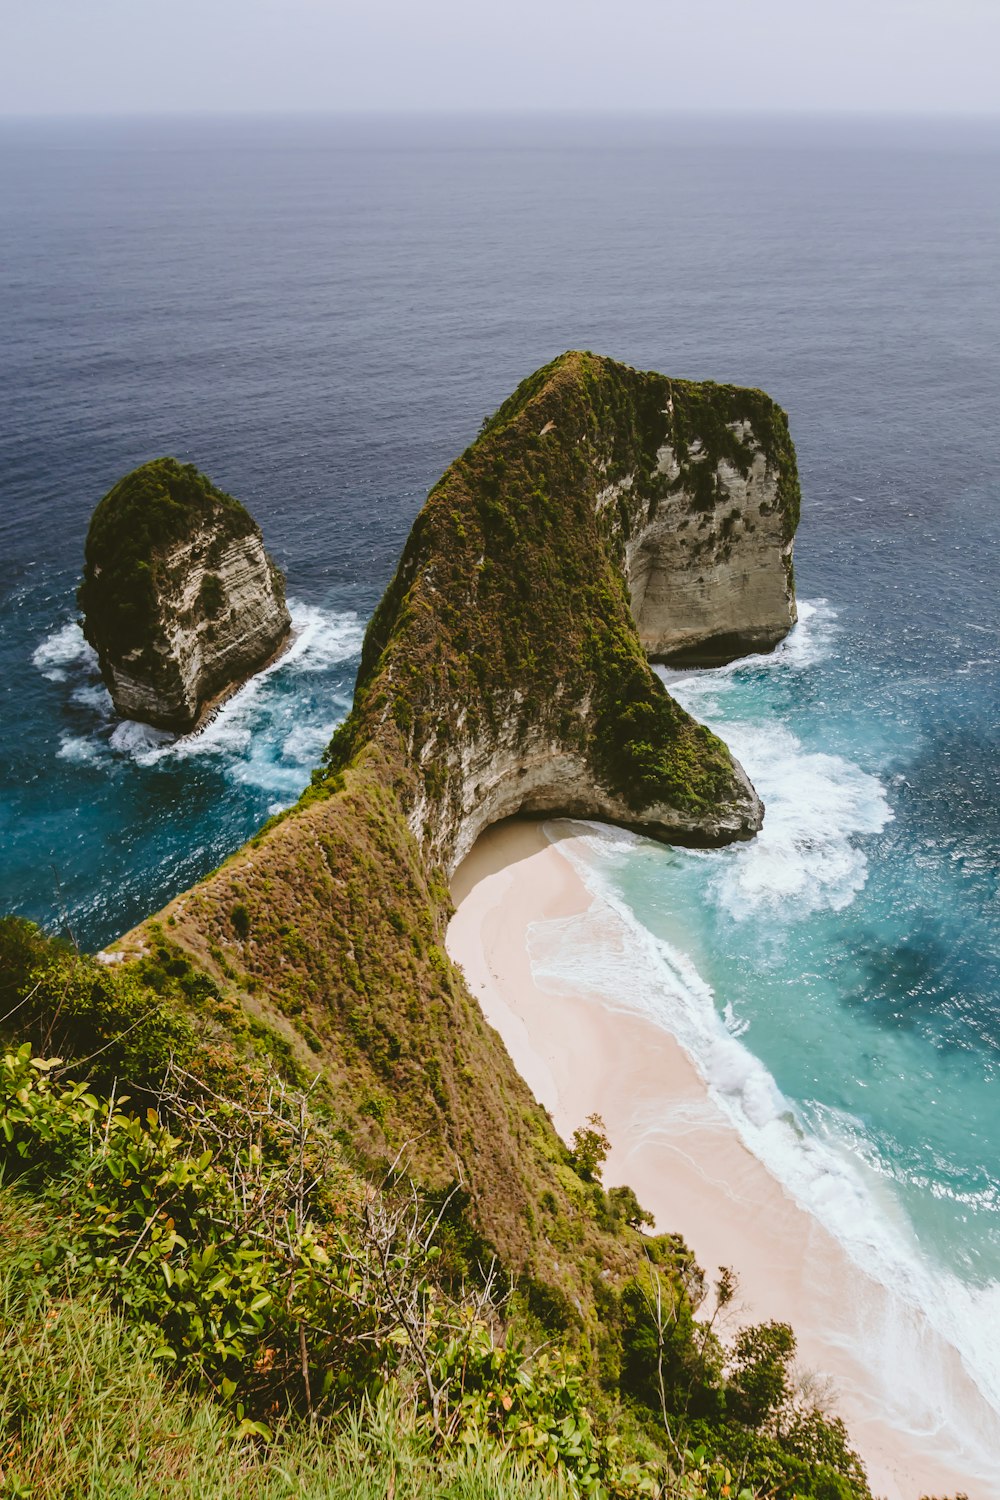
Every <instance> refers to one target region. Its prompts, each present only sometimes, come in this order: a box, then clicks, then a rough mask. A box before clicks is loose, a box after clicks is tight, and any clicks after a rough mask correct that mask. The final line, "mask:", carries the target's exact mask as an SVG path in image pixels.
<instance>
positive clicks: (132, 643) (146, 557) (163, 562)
mask: <svg viewBox="0 0 1000 1500" xmlns="http://www.w3.org/2000/svg"><path fill="white" fill-rule="evenodd" d="M79 602H80V607H81V609H82V610H83V612H84V632H85V634H86V636H87V639H88V640H89V641H90V643H91V645H92V646H93V647H94V648H95V650H96V651H97V653H98V657H99V660H100V664H101V671H102V674H103V676H104V680H105V682H106V683H107V686H108V689H109V691H110V693H111V696H112V698H113V700H114V704H115V708H116V710H117V711H118V713H119V714H121V715H122V716H123V717H125V718H130V719H141V720H143V721H145V722H146V723H149V724H155V725H157V726H159V727H160V728H164V729H176V730H186V729H190V728H192V727H193V726H194V725H195V724H196V723H197V722H198V720H199V718H200V717H201V715H202V714H203V713H204V710H205V708H206V707H207V706H208V705H209V704H210V703H211V702H213V701H214V700H217V699H218V698H220V697H222V696H225V694H226V693H227V692H229V691H231V690H232V688H233V687H235V686H237V685H238V684H239V683H240V682H242V681H243V680H244V679H245V678H247V677H249V676H251V675H252V674H253V673H254V672H256V671H258V670H259V669H260V668H261V667H262V666H264V665H265V663H266V662H268V661H269V660H270V659H271V658H272V657H273V656H274V655H275V653H276V652H277V651H278V650H279V649H280V648H281V646H282V645H283V643H284V642H285V641H286V640H287V638H288V633H289V629H290V623H291V622H290V620H289V616H288V610H287V609H286V607H285V596H284V579H283V578H282V576H281V573H280V572H279V570H278V569H277V567H276V566H275V565H274V563H273V562H272V561H271V559H270V558H269V557H268V556H267V554H266V552H265V551H264V544H263V540H262V538H261V534H260V528H259V527H258V526H257V524H256V522H255V521H254V519H253V517H252V516H251V515H250V513H249V512H248V511H247V510H246V509H245V508H244V507H243V506H242V505H241V504H240V502H239V501H238V500H234V499H233V497H232V496H231V495H227V494H225V492H224V491H222V490H220V489H216V487H215V486H214V485H213V484H212V483H211V481H210V480H209V479H207V478H206V477H205V475H204V474H201V473H199V471H198V470H197V469H196V468H195V467H194V466H193V465H192V464H180V463H178V462H177V460H176V459H173V458H158V459H153V460H152V461H151V462H150V463H146V464H143V465H142V466H141V467H140V468H138V469H134V470H133V471H132V472H131V473H130V474H127V475H126V476H125V478H124V479H121V480H119V482H118V483H117V484H116V485H115V486H114V488H113V489H112V490H110V491H109V493H108V494H107V495H105V497H104V499H103V500H102V501H101V502H100V504H99V505H98V506H97V509H96V510H95V511H94V515H93V517H92V519H91V523H90V529H89V531H88V534H87V545H86V554H85V569H84V577H83V582H82V584H81V585H80V590H79Z"/></svg>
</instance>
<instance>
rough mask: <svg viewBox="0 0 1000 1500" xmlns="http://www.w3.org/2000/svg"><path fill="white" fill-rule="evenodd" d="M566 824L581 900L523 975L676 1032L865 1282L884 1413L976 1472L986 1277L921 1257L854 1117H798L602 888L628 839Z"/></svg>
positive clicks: (857, 1323)
mask: <svg viewBox="0 0 1000 1500" xmlns="http://www.w3.org/2000/svg"><path fill="white" fill-rule="evenodd" d="M563 826H564V828H565V825H563ZM578 833H579V835H581V836H580V837H577V838H575V839H562V840H560V841H559V842H558V843H557V846H556V847H557V848H558V850H559V853H560V854H562V855H563V857H564V858H566V859H568V860H569V861H570V862H571V863H572V864H573V866H574V867H575V868H576V870H577V872H578V873H579V874H580V876H581V877H582V879H583V880H584V882H585V883H586V885H587V887H588V889H589V890H590V891H591V893H592V895H593V897H594V901H593V904H592V905H591V907H590V909H589V910H588V911H587V912H586V913H584V914H582V915H580V916H574V917H568V918H562V919H559V920H556V921H548V922H542V923H536V924H533V926H532V928H531V930H530V933H529V953H530V957H531V962H532V972H533V974H534V977H535V979H536V981H537V982H538V984H539V985H540V986H541V987H542V988H550V989H552V990H553V991H555V992H557V993H563V994H565V993H579V992H580V991H581V990H586V991H587V992H591V993H594V992H596V993H599V994H600V995H601V996H602V997H603V1000H604V1003H605V1005H606V1006H607V1008H608V1009H610V1010H621V1011H625V1012H631V1013H634V1014H637V1015H640V1016H643V1017H645V1018H647V1019H649V1020H652V1021H653V1022H655V1023H656V1024H657V1025H659V1026H661V1027H663V1028H664V1029H665V1030H667V1031H669V1032H670V1033H671V1034H672V1035H673V1036H675V1037H676V1038H677V1040H678V1041H679V1042H680V1043H681V1045H682V1046H683V1047H684V1049H685V1051H686V1052H687V1053H688V1055H689V1056H690V1057H691V1058H692V1060H693V1061H694V1063H695V1066H696V1067H697V1069H698V1071H699V1073H700V1074H701V1076H702V1078H703V1079H704V1081H705V1083H706V1085H707V1087H708V1091H709V1094H710V1096H711V1097H712V1099H713V1100H714V1102H715V1103H716V1104H717V1105H718V1106H719V1107H720V1108H721V1109H722V1110H723V1112H724V1114H725V1115H726V1116H727V1117H728V1119H729V1120H730V1121H731V1123H732V1124H733V1125H734V1126H735V1128H736V1129H737V1131H738V1132H739V1134H740V1136H741V1138H742V1140H743V1141H744V1143H745V1144H746V1145H747V1147H748V1148H749V1149H750V1150H751V1151H752V1152H753V1154H754V1155H755V1156H756V1157H757V1158H758V1160H760V1161H761V1162H762V1163H763V1164H764V1166H766V1167H767V1169H768V1170H769V1171H770V1172H771V1174H772V1175H773V1176H774V1177H775V1178H776V1179H777V1180H778V1181H779V1182H780V1183H781V1185H782V1186H783V1187H784V1188H785V1189H786V1191H788V1192H789V1193H790V1194H791V1196H792V1197H793V1198H794V1199H795V1200H796V1202H798V1203H799V1204H800V1205H801V1206H802V1207H803V1208H805V1209H807V1210H808V1211H809V1212H811V1213H812V1214H814V1215H815V1217H816V1218H817V1219H818V1220H819V1221H820V1223H821V1224H822V1225H823V1226H824V1228H826V1229H827V1230H828V1231H829V1232H830V1233H831V1234H832V1235H834V1236H835V1238H836V1239H837V1240H838V1241H839V1242H840V1243H841V1244H842V1245H843V1246H844V1248H845V1250H846V1251H847V1253H848V1255H849V1256H850V1257H851V1259H852V1260H853V1261H854V1262H855V1264H856V1265H858V1266H859V1267H860V1268H861V1269H862V1270H863V1271H865V1272H866V1273H867V1274H868V1276H869V1277H871V1278H872V1281H873V1282H874V1283H875V1287H874V1288H873V1292H874V1295H872V1296H871V1297H870V1298H869V1300H868V1302H867V1303H866V1305H865V1306H863V1307H858V1308H856V1309H854V1314H853V1322H852V1321H851V1319H850V1318H849V1319H848V1321H847V1323H846V1324H845V1328H844V1330H841V1333H842V1334H843V1335H844V1336H845V1341H847V1339H849V1340H850V1342H851V1343H853V1344H854V1345H855V1346H856V1347H858V1348H860V1349H861V1350H863V1353H864V1358H865V1362H866V1363H867V1364H868V1366H869V1368H870V1369H871V1370H872V1371H873V1372H877V1373H878V1374H880V1376H881V1377H882V1378H881V1387H882V1390H883V1394H884V1410H885V1413H886V1416H887V1417H888V1419H889V1420H890V1421H891V1422H892V1423H893V1425H894V1426H896V1427H898V1428H900V1429H901V1430H905V1431H908V1432H915V1433H921V1434H933V1433H934V1432H936V1431H937V1430H938V1428H939V1426H940V1427H942V1434H943V1435H942V1445H943V1446H942V1454H943V1456H944V1457H948V1456H949V1454H948V1451H947V1447H946V1446H945V1445H946V1437H945V1436H944V1434H946V1433H947V1432H948V1431H949V1430H950V1431H951V1432H953V1433H958V1434H960V1435H961V1441H962V1444H963V1448H964V1457H965V1458H966V1460H967V1459H968V1456H969V1455H971V1456H972V1457H973V1459H974V1461H975V1462H977V1463H981V1464H982V1466H983V1474H984V1477H986V1476H988V1475H989V1474H990V1473H992V1470H991V1469H990V1468H989V1460H990V1455H991V1454H995V1453H996V1452H997V1451H1000V1350H998V1348H997V1344H996V1340H995V1338H994V1337H993V1332H992V1330H993V1329H994V1328H995V1327H996V1326H998V1323H997V1320H998V1319H1000V1287H998V1286H996V1285H991V1286H989V1287H986V1288H981V1289H979V1288H974V1287H971V1286H969V1285H967V1284H966V1283H963V1282H961V1281H959V1280H958V1278H956V1277H954V1276H951V1275H949V1274H948V1273H947V1272H946V1271H944V1270H943V1269H942V1268H941V1267H938V1266H935V1265H932V1264H930V1263H929V1262H928V1260H927V1259H926V1257H925V1256H924V1255H923V1253H922V1252H921V1250H920V1247H919V1246H918V1245H917V1243H916V1240H915V1238H914V1236H913V1234H912V1232H911V1231H910V1229H909V1226H908V1224H907V1223H906V1220H905V1215H904V1214H903V1213H902V1210H901V1208H900V1206H899V1205H898V1203H896V1202H895V1201H894V1200H893V1198H892V1189H891V1185H890V1183H889V1181H888V1180H887V1178H888V1174H885V1175H883V1174H880V1172H879V1171H878V1170H876V1169H875V1168H873V1167H867V1166H866V1165H865V1163H864V1161H863V1160H862V1158H861V1157H859V1155H858V1154H856V1153H855V1152H854V1151H852V1150H851V1138H852V1135H854V1134H855V1133H856V1132H859V1131H861V1130H862V1126H861V1124H860V1122H858V1121H853V1120H848V1119H846V1118H844V1119H838V1118H837V1116H836V1115H835V1113H833V1112H828V1114H827V1117H826V1119H825V1120H824V1121H823V1122H822V1128H821V1130H820V1131H819V1132H816V1131H810V1130H809V1129H808V1127H807V1125H806V1123H805V1121H804V1119H803V1117H802V1115H801V1114H800V1112H799V1111H798V1110H797V1109H796V1107H795V1105H794V1104H793V1103H792V1102H791V1101H790V1100H788V1099H786V1098H785V1097H784V1096H783V1095H782V1093H781V1091H780V1089H779V1088H778V1086H777V1084H776V1083H775V1081H774V1079H773V1077H772V1076H771V1074H770V1073H769V1072H768V1070H767V1069H766V1067H765V1066H764V1065H763V1063H762V1062H760V1060H759V1059H758V1058H756V1057H755V1056H754V1055H753V1053H752V1052H750V1051H749V1049H748V1048H747V1047H746V1046H745V1045H744V1043H743V1041H742V1040H741V1039H740V1035H739V1034H738V1033H740V1031H741V1028H740V1026H739V1024H738V1023H737V1022H736V1021H735V1020H732V1021H731V1022H730V1024H728V1025H727V1020H726V1017H725V1013H723V1014H722V1015H720V1013H719V1011H718V1009H717V1006H716V999H715V995H714V994H713V991H712V989H711V987H710V986H709V985H708V984H706V982H705V981H704V980H703V979H702V977H701V975H700V974H699V973H698V971H697V969H696V967H695V966H694V964H693V963H692V962H691V960H690V959H689V958H688V957H687V955H685V954H684V953H683V952H681V951H680V950H679V949H678V948H676V947H675V946H674V945H672V944H670V943H667V942H665V941H663V940H662V939H659V938H656V937H654V936H653V935H652V934H651V933H650V932H649V931H648V929H647V928H646V927H644V926H643V924H642V923H641V922H640V921H639V920H638V919H637V918H636V917H635V916H634V914H633V913H632V912H631V911H630V910H629V909H628V907H627V906H625V905H624V904H623V903H622V902H621V901H620V900H619V899H618V898H617V897H616V895H615V894H614V891H613V889H612V888H611V886H610V885H609V884H608V882H606V880H605V879H604V878H603V877H602V874H601V865H602V864H605V863H606V862H607V861H608V857H609V855H610V856H611V860H612V862H613V861H615V860H620V859H621V858H627V857H628V854H629V852H630V845H632V847H634V846H635V845H636V844H638V842H639V841H638V840H634V841H633V840H632V839H631V837H630V836H629V835H626V834H622V833H620V832H615V833H613V834H610V835H608V834H607V833H605V832H604V831H603V830H602V831H601V832H598V831H597V830H596V829H595V830H593V831H591V832H586V831H585V825H579V826H578ZM609 845H610V848H609ZM731 1014H732V1012H731V1011H730V1015H731ZM664 1107H665V1112H666V1110H667V1109H668V1107H669V1101H666V1100H665V1101H664ZM831 1332H832V1331H831ZM970 1396H971V1399H970ZM942 1419H943V1420H942Z"/></svg>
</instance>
